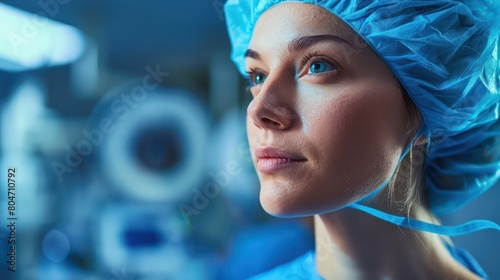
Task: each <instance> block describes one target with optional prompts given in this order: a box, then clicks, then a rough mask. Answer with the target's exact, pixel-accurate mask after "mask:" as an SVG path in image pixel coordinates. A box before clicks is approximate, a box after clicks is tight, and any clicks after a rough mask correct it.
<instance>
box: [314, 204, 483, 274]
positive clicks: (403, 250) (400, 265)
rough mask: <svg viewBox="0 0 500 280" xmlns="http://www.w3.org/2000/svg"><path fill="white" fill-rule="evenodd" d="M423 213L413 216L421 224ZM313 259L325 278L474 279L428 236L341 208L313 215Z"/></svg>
mask: <svg viewBox="0 0 500 280" xmlns="http://www.w3.org/2000/svg"><path fill="white" fill-rule="evenodd" d="M424 213H425V212H422V211H420V215H417V214H415V215H414V218H417V219H421V220H427V221H429V217H426V215H425V214H424ZM315 237H316V260H317V262H316V263H317V269H318V272H319V274H320V275H321V276H322V277H324V278H325V279H353V280H355V279H374V280H377V279H408V280H410V279H479V278H474V274H473V273H471V272H470V271H469V270H467V269H466V268H465V267H463V266H462V265H461V264H459V263H458V262H457V261H455V260H454V259H453V258H452V257H451V255H450V254H449V252H448V251H447V249H446V247H445V246H444V244H443V242H442V241H441V239H440V238H439V237H438V236H437V235H434V234H429V233H424V232H420V231H413V230H409V229H407V228H401V227H398V226H396V225H393V224H390V223H387V222H385V221H382V220H379V219H377V218H375V217H372V216H370V215H368V214H366V213H364V212H360V211H357V210H354V209H350V208H346V209H342V210H338V211H334V212H329V213H325V214H321V215H316V216H315Z"/></svg>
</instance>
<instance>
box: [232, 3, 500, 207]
mask: <svg viewBox="0 0 500 280" xmlns="http://www.w3.org/2000/svg"><path fill="white" fill-rule="evenodd" d="M493 1H495V2H497V1H498V0H492V1H487V0H460V1H459V0H419V1H415V0H370V1H368V0H304V1H286V0H229V1H228V2H227V3H226V5H225V15H226V19H227V28H228V31H229V37H230V41H231V44H232V52H231V59H232V60H233V62H234V63H235V64H236V66H237V68H238V70H239V71H240V72H241V74H243V75H246V74H245V62H244V53H245V52H246V50H247V48H248V44H249V42H250V39H251V36H252V33H253V28H254V25H255V23H256V21H257V19H258V18H259V17H260V16H261V15H262V13H263V12H265V11H266V10H267V9H269V8H270V7H272V6H274V5H276V4H280V3H284V2H302V3H309V4H314V5H317V6H320V7H322V8H324V9H326V10H327V11H329V12H331V13H333V14H334V15H336V16H337V17H339V18H340V19H342V20H343V21H344V22H345V23H347V24H348V25H349V26H350V27H351V28H352V29H353V30H354V31H356V32H357V33H358V34H359V35H360V36H361V37H362V38H363V39H364V40H365V41H366V42H367V43H368V44H369V45H370V46H371V47H372V49H373V50H374V51H375V52H376V53H378V55H379V56H380V57H381V58H382V59H383V60H384V61H385V62H386V64H387V65H388V67H389V68H390V69H391V70H392V72H393V73H394V74H395V76H396V77H397V78H398V79H399V81H400V83H401V84H402V86H403V87H404V88H405V90H406V92H407V93H408V95H409V96H410V98H411V99H412V100H413V102H414V103H415V104H416V106H417V108H418V109H419V110H420V113H421V115H422V118H423V123H422V127H421V130H420V131H421V132H422V133H423V136H425V137H427V138H428V139H430V141H429V145H428V149H427V159H426V161H425V169H424V170H425V176H426V179H427V199H428V201H429V204H430V207H431V209H432V211H433V212H434V213H436V214H445V213H450V212H453V211H455V210H458V209H459V208H461V207H462V206H463V205H465V204H466V203H467V202H469V201H470V200H472V199H474V198H476V197H477V196H479V195H481V194H482V193H484V192H485V191H486V190H488V189H489V188H490V187H491V186H493V185H494V184H495V183H496V182H497V180H498V179H499V177H500V151H499V150H500V149H499V148H500V121H499V101H500V78H499V75H500V70H499V69H500V65H499V54H500V48H499V46H500V39H499V29H500V20H499V13H498V10H499V7H497V6H495V5H496V4H494V3H493Z"/></svg>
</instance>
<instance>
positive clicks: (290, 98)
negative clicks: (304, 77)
mask: <svg viewBox="0 0 500 280" xmlns="http://www.w3.org/2000/svg"><path fill="white" fill-rule="evenodd" d="M292 92H293V89H287V88H286V87H285V85H284V84H283V83H281V84H280V83H279V81H277V80H275V81H271V80H269V78H268V79H266V82H265V83H264V84H263V85H262V88H261V90H260V92H259V93H258V94H257V95H256V96H255V98H254V99H253V100H252V102H251V103H250V104H249V105H248V108H247V114H248V116H249V117H250V118H251V120H252V121H253V123H254V124H255V126H257V127H259V128H263V129H279V130H285V129H289V128H290V127H291V126H292V125H293V123H294V120H295V119H296V117H297V114H296V111H295V110H294V108H293V104H294V95H293V94H292Z"/></svg>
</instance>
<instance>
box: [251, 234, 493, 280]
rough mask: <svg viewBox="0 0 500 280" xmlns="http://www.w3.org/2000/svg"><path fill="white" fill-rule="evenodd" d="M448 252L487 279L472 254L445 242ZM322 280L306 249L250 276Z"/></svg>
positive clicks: (259, 279) (256, 279) (272, 279)
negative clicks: (296, 256)
mask: <svg viewBox="0 0 500 280" xmlns="http://www.w3.org/2000/svg"><path fill="white" fill-rule="evenodd" d="M445 245H446V247H447V249H448V250H449V251H450V254H451V255H452V256H453V257H454V258H455V259H456V260H457V261H459V262H460V263H461V264H463V265H464V266H465V267H466V268H468V269H469V270H470V271H472V272H474V273H475V274H477V275H478V276H480V277H482V278H483V279H486V280H487V279H489V278H488V276H487V275H486V273H485V272H484V270H483V269H482V268H481V266H480V265H479V263H478V262H477V261H476V260H475V259H474V258H473V257H472V255H471V254H470V253H469V252H467V251H466V250H464V249H461V248H458V247H452V246H450V245H448V244H446V243H445ZM279 279H283V280H285V279H286V280H324V279H323V278H322V277H321V276H319V275H318V273H317V271H316V264H315V259H314V251H313V250H311V251H308V252H307V253H306V254H304V255H302V256H300V257H298V258H296V259H295V260H293V261H291V262H289V263H287V264H284V265H281V266H278V267H276V268H274V269H272V270H270V271H267V272H264V273H261V274H259V275H257V276H254V277H252V278H250V280H279Z"/></svg>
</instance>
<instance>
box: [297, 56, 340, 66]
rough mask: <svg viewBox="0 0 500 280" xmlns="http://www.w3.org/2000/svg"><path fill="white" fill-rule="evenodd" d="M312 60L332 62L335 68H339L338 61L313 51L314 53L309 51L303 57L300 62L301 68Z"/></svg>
mask: <svg viewBox="0 0 500 280" xmlns="http://www.w3.org/2000/svg"><path fill="white" fill-rule="evenodd" d="M311 61H323V62H325V63H328V64H330V65H331V66H333V67H334V68H337V69H338V68H339V66H338V63H336V62H335V61H333V60H332V59H331V58H329V57H328V56H325V55H323V54H321V53H316V52H312V53H308V54H306V55H304V56H303V57H302V60H301V62H300V69H302V68H303V67H304V66H306V65H307V64H308V63H309V62H311Z"/></svg>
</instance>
